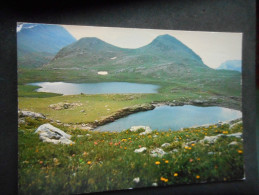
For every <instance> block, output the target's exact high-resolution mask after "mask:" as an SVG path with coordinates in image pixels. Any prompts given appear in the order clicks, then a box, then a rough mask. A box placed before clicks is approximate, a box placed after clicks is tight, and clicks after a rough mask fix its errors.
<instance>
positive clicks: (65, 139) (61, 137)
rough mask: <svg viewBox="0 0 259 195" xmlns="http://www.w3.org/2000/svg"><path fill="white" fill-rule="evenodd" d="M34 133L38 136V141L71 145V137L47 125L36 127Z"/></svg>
mask: <svg viewBox="0 0 259 195" xmlns="http://www.w3.org/2000/svg"><path fill="white" fill-rule="evenodd" d="M35 133H38V134H39V138H40V140H42V141H43V142H49V143H54V144H59V143H61V144H71V143H72V144H73V143H74V142H72V141H71V140H70V138H71V135H69V134H66V133H65V132H64V131H62V130H60V129H58V128H56V127H54V126H52V125H51V124H49V123H47V124H44V125H41V126H39V127H38V129H37V130H36V131H35Z"/></svg>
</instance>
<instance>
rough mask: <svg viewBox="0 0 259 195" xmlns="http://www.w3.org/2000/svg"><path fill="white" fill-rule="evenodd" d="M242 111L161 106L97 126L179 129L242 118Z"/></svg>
mask: <svg viewBox="0 0 259 195" xmlns="http://www.w3.org/2000/svg"><path fill="white" fill-rule="evenodd" d="M241 117H242V113H241V112H240V111H238V110H232V109H228V108H223V107H216V106H212V107H198V106H191V105H184V106H173V107H171V106H160V107H156V108H155V109H154V110H149V111H144V112H138V113H134V114H131V115H129V116H126V117H124V118H121V119H118V120H116V121H114V122H111V123H109V124H106V125H103V126H100V127H98V128H96V130H98V131H122V130H124V129H128V128H130V127H131V126H140V125H143V126H150V127H151V129H152V130H155V129H157V130H159V131H163V130H164V131H167V130H169V129H171V130H179V129H180V128H184V127H191V126H194V125H204V124H214V123H217V122H219V121H228V120H234V119H237V118H241Z"/></svg>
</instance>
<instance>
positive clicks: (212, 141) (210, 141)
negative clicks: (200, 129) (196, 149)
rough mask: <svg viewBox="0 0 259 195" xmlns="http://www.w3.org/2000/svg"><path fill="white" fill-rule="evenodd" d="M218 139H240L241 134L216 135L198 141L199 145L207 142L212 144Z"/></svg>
mask: <svg viewBox="0 0 259 195" xmlns="http://www.w3.org/2000/svg"><path fill="white" fill-rule="evenodd" d="M220 137H236V138H242V133H240V132H239V133H233V134H228V135H225V134H218V135H215V136H205V137H204V139H202V140H200V143H204V142H208V143H209V144H214V143H215V142H216V141H217V139H218V138H220Z"/></svg>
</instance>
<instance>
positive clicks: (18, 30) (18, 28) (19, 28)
mask: <svg viewBox="0 0 259 195" xmlns="http://www.w3.org/2000/svg"><path fill="white" fill-rule="evenodd" d="M22 26H23V24H20V25H18V26H17V27H16V32H20V31H21V30H22Z"/></svg>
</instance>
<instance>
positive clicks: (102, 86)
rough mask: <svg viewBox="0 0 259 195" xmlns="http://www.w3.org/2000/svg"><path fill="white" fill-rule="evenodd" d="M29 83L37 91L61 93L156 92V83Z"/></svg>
mask: <svg viewBox="0 0 259 195" xmlns="http://www.w3.org/2000/svg"><path fill="white" fill-rule="evenodd" d="M29 85H34V86H39V87H41V88H39V89H37V91H38V92H51V93H59V94H63V95H76V94H80V93H84V94H113V93H120V94H129V93H157V90H158V88H159V86H158V85H152V84H140V83H128V82H103V83H65V82H37V83H29Z"/></svg>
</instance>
